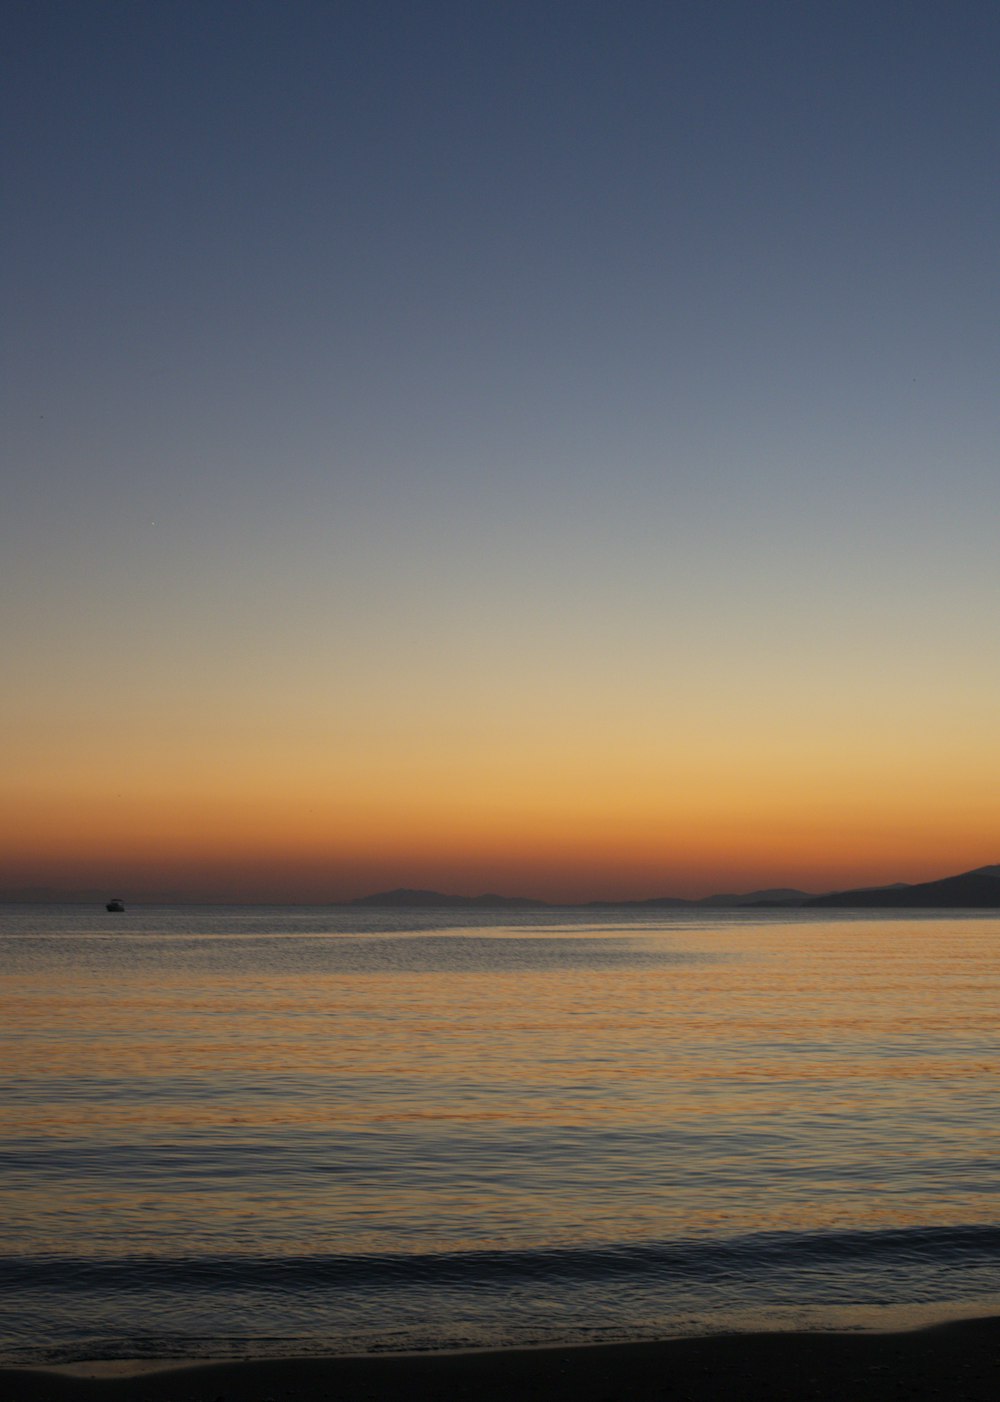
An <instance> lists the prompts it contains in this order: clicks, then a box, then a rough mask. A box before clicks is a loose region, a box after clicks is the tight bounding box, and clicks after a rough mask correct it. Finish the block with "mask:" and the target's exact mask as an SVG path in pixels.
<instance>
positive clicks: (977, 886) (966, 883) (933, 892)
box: [805, 866, 1000, 910]
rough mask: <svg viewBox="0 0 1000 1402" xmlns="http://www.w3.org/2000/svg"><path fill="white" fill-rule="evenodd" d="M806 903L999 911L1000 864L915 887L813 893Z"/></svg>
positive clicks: (872, 907)
mask: <svg viewBox="0 0 1000 1402" xmlns="http://www.w3.org/2000/svg"><path fill="white" fill-rule="evenodd" d="M805 904H806V905H807V906H810V907H815V906H827V907H833V908H836V907H843V906H852V907H858V908H862V909H880V910H890V909H891V910H912V909H915V908H923V909H925V910H933V909H935V908H940V909H959V908H962V909H967V910H996V909H997V908H1000V866H987V867H977V868H976V869H975V870H974V871H963V872H961V873H960V874H959V875H958V876H945V877H943V878H942V879H941V880H940V881H919V882H917V883H916V884H915V885H912V886H874V887H862V888H860V889H859V890H855V891H833V892H831V894H830V895H828V896H813V897H812V898H811V899H810V900H808V901H806V902H805Z"/></svg>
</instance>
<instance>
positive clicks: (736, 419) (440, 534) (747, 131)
mask: <svg viewBox="0 0 1000 1402" xmlns="http://www.w3.org/2000/svg"><path fill="white" fill-rule="evenodd" d="M4 49H5V54H4V59H3V63H4V72H3V75H2V76H3V82H2V99H0V100H2V107H3V112H2V122H3V133H4V150H3V183H4V189H5V192H6V199H5V205H6V219H5V225H6V232H5V246H4V256H3V284H4V292H3V325H4V328H5V332H4V363H3V396H4V405H3V429H2V432H3V439H4V443H3V456H4V460H5V463H6V467H5V470H4V476H3V486H2V510H0V552H2V553H0V558H2V560H3V579H4V587H3V591H2V595H0V619H2V632H3V638H4V653H5V657H6V666H5V669H4V670H5V677H4V685H3V688H2V693H0V726H2V734H3V735H4V737H5V750H6V751H7V755H6V758H5V760H4V764H3V766H2V772H0V853H2V855H0V885H2V886H5V887H8V888H9V887H20V886H28V885H36V884H37V885H46V886H55V887H64V888H70V887H81V886H83V887H96V888H98V889H104V888H107V889H108V890H109V891H113V892H114V893H121V894H124V895H125V896H128V897H132V896H134V897H135V898H141V897H142V896H143V895H144V894H146V895H150V894H155V893H158V892H162V891H164V890H171V891H178V892H183V893H186V894H188V895H191V896H194V897H198V896H204V897H210V898H223V897H243V898H247V899H257V898H275V899H284V898H295V899H301V900H323V899H339V898H342V897H349V896H354V895H359V894H362V893H364V892H366V891H369V890H373V889H379V888H380V887H385V886H395V885H420V886H435V887H438V888H442V889H446V890H454V891H467V892H474V891H478V890H484V889H493V890H499V891H503V892H509V893H514V892H521V893H527V894H536V895H540V896H548V897H554V898H570V899H586V898H593V897H611V896H615V895H634V896H646V895H655V894H663V893H674V894H682V895H699V894H704V893H706V892H709V891H713V890H722V889H750V888H753V887H759V886H766V885H774V884H781V885H798V886H806V887H808V888H810V889H829V888H831V887H835V886H847V885H853V884H859V883H861V882H863V881H879V880H885V881H891V880H920V879H927V878H931V877H934V876H940V875H944V874H946V873H948V872H951V871H957V870H963V869H966V868H969V867H973V866H977V865H980V864H983V863H986V862H996V861H998V860H1000V821H998V820H1000V744H998V714H1000V628H998V612H1000V611H998V596H1000V551H998V549H997V541H998V521H1000V452H998V445H1000V396H998V392H997V388H998V387H997V371H998V367H1000V296H998V291H1000V288H998V267H1000V265H998V248H1000V243H998V231H1000V181H998V179H997V172H998V170H1000V99H998V96H997V82H996V56H997V53H998V52H1000V8H998V7H997V5H996V4H995V3H992V0H991V3H976V0H969V3H960V4H957V5H953V6H946V5H943V4H940V3H880V0H867V3H857V4H854V3H838V4H835V5H834V4H827V3H810V0H805V2H804V3H803V0H797V2H796V3H787V4H786V3H768V0H761V3H753V4H752V3H749V0H745V2H744V3H722V2H721V0H720V2H719V3H713V0H697V3H686V2H685V0H677V2H676V3H671V2H668V0H657V2H656V3H645V2H644V0H620V2H619V3H615V4H611V3H588V0H565V2H563V0H532V2H531V3H519V0H505V2H504V3H499V0H495V2H494V3H489V2H488V0H484V3H481V4H474V3H469V0H464V2H463V3H439V2H438V0H424V2H423V3H414V0H406V2H405V3H381V2H380V0H363V3H349V2H348V0H344V3H334V2H333V0H330V3H303V2H301V0H299V2H296V0H281V3H279V0H273V2H272V3H251V0H240V3H235V0H233V2H232V3H221V0H207V2H206V3H193V0H192V3H181V2H180V0H177V2H175V3H170V2H169V0H165V3H160V4H156V5H134V4H131V3H125V0H121V2H120V3H88V0H73V3H64V4H57V3H45V0H33V3H31V4H20V3H11V4H9V5H8V6H7V7H6V38H5V44H4Z"/></svg>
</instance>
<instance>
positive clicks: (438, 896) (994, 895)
mask: <svg viewBox="0 0 1000 1402" xmlns="http://www.w3.org/2000/svg"><path fill="white" fill-rule="evenodd" d="M347 904H348V905H352V906H374V907H391V908H395V909H411V910H412V909H427V910H441V909H445V910H447V909H459V910H460V909H466V910H468V909H504V908H507V909H525V910H530V909H539V910H544V909H546V908H549V907H551V908H554V909H559V908H563V909H565V908H566V905H567V904H568V905H569V906H570V908H572V909H574V910H602V909H606V910H620V909H622V908H627V909H633V910H644V909H645V910H656V909H674V908H677V909H689V910H698V909H701V910H704V909H706V908H708V909H712V908H715V909H723V910H724V909H731V910H747V909H752V908H755V907H756V908H767V907H785V908H792V909H794V908H796V907H799V908H822V907H830V908H834V909H836V908H845V907H846V908H852V909H862V910H864V909H873V910H874V909H899V910H907V909H914V908H922V909H929V910H933V909H957V908H964V909H971V910H994V909H998V908H1000V865H997V866H986V867H977V868H976V869H975V870H974V871H965V872H961V873H960V874H959V875H957V876H946V877H943V878H942V879H941V880H939V881H921V882H916V883H914V884H907V883H906V882H895V883H893V884H892V885H890V886H861V887H857V888H856V889H854V890H849V891H831V892H828V893H827V894H825V895H812V894H810V893H809V892H808V891H799V890H796V889H795V888H794V887H785V886H779V887H771V888H768V889H765V890H761V891H746V892H743V893H741V894H737V893H722V894H719V895H714V896H702V897H700V898H699V899H696V900H688V899H685V898H684V897H683V896H651V897H648V898H647V899H644V900H619V901H579V902H571V903H560V902H555V901H542V900H535V899H532V898H531V897H530V896H498V895H494V894H492V893H486V894H484V895H481V896H453V895H446V894H445V893H444V892H442V891H423V890H413V889H411V888H409V887H399V888H398V889H396V890H394V891H377V892H375V893H374V894H373V895H370V896H359V897H358V898H357V899H356V900H353V901H348V902H347Z"/></svg>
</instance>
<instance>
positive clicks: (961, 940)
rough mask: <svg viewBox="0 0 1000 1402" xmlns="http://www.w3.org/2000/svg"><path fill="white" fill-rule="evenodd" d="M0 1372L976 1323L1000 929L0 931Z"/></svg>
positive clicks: (158, 918)
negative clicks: (77, 1363)
mask: <svg viewBox="0 0 1000 1402" xmlns="http://www.w3.org/2000/svg"><path fill="white" fill-rule="evenodd" d="M0 1000H2V1002H0V1013H2V1023H0V1107H2V1110H0V1114H2V1137H0V1211H2V1221H3V1233H2V1237H0V1357H2V1358H3V1359H5V1360H8V1361H14V1360H18V1361H59V1360H71V1359H84V1358H114V1357H132V1358H134V1357H157V1358H163V1357H197V1356H211V1357H231V1356H244V1355H248V1354H249V1355H253V1354H272V1355H273V1354H308V1353H331V1352H371V1351H377V1350H385V1349H413V1348H431V1347H435V1348H440V1347H470V1346H474V1347H480V1346H495V1345H507V1344H515V1343H517V1344H523V1343H543V1342H569V1341H574V1342H582V1341H588V1340H593V1341H596V1340H604V1339H635V1338H649V1337H655V1336H666V1335H671V1334H678V1333H690V1332H705V1331H713V1330H723V1329H734V1328H736V1329H739V1328H751V1327H762V1326H763V1327H797V1326H807V1325H808V1326H819V1327H836V1328H843V1327H849V1328H857V1327H862V1328H864V1327H886V1326H889V1325H892V1326H897V1325H899V1324H906V1323H917V1322H922V1321H924V1320H929V1319H943V1318H946V1317H950V1316H953V1315H959V1314H978V1313H991V1312H997V1311H998V1310H1000V1128H998V1126H1000V1026H998V1021H1000V1020H998V1009H1000V919H998V918H997V917H996V916H995V915H993V916H990V915H977V914H974V913H973V914H968V915H958V916H955V915H952V914H949V915H947V916H946V915H936V914H933V913H932V914H926V915H921V916H917V917H910V918H906V919H896V918H893V917H891V916H880V915H869V914H858V913H855V914H839V915H836V916H833V917H831V916H830V915H829V914H828V913H827V912H823V913H822V915H818V914H817V915H805V914H802V913H798V912H795V913H782V912H764V913H753V914H746V913H727V912H722V913H712V914H705V913H698V914H694V915H692V914H687V913H683V914H669V915H661V914H657V915H655V916H650V915H648V914H646V915H638V914H636V913H634V912H614V911H610V912H601V913H600V915H595V914H594V913H593V912H591V913H589V914H582V913H579V912H565V913H559V912H545V913H544V914H535V913H532V914H530V915H520V914H519V915H515V916H508V915H506V914H505V915H503V916H498V915H497V914H496V913H493V912H477V913H475V914H471V915H467V914H465V913H464V912H463V913H458V914H456V913H455V912H441V913H435V912H420V913H417V914H415V915H413V914H409V913H406V914H404V913H400V912H378V913H373V912H371V911H367V912H361V913H355V912H350V911H345V910H343V909H333V908H331V909H315V908H312V909H310V908H301V907H300V908H269V909H263V908H253V909H249V908H247V909H237V908H228V909H226V908H219V907H215V908H208V907H206V908H190V907H189V908H165V907H164V908H153V907H146V908H139V907H135V908H131V909H129V910H127V911H126V912H125V914H122V915H106V914H105V913H104V912H103V911H100V912H97V911H92V910H89V909H86V908H83V907H70V906H65V907H52V906H50V907H44V906H36V907H30V906H21V907H16V906H9V907H5V908H0Z"/></svg>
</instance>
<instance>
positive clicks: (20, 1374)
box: [0, 1319, 1000, 1402]
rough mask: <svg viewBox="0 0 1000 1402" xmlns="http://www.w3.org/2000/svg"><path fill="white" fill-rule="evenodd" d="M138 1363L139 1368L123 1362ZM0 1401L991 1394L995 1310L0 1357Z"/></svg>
mask: <svg viewBox="0 0 1000 1402" xmlns="http://www.w3.org/2000/svg"><path fill="white" fill-rule="evenodd" d="M137 1367H139V1368H140V1369H141V1370H140V1371H136V1368H137ZM0 1397H2V1398H3V1402H283V1400H284V1399H296V1402H404V1400H405V1402H432V1400H433V1402H451V1399H469V1402H515V1399H516V1402H527V1399H565V1402H617V1399H628V1402H654V1399H655V1402H688V1400H690V1402H702V1399H704V1400H705V1402H708V1399H713V1402H726V1399H739V1402H751V1400H752V1402H793V1399H796V1400H797V1399H807V1398H819V1399H829V1402H850V1399H869V1398H870V1399H872V1402H875V1399H878V1402H885V1400H886V1399H900V1400H901V1402H916V1400H917V1399H927V1400H928V1402H931V1399H937V1402H962V1400H963V1399H968V1400H969V1402H986V1399H989V1402H994V1399H996V1398H997V1397H1000V1319H981V1320H964V1321H962V1322H960V1323H952V1324H946V1325H940V1326H937V1327H935V1328H932V1329H921V1330H916V1331H914V1332H912V1333H899V1334H809V1333H795V1334H740V1335H726V1336H719V1337H715V1338H699V1339H671V1340H667V1341H665V1342H663V1343H647V1344H602V1345H595V1346H593V1347H590V1348H563V1349H536V1350H510V1351H505V1352H499V1353H464V1354H417V1355H406V1356H402V1355H386V1356H383V1357H375V1358H329V1359H281V1360H273V1361H268V1360H262V1361H255V1362H248V1363H214V1364H200V1365H198V1366H196V1367H189V1366H182V1367H178V1366H175V1365H164V1366H162V1367H161V1368H160V1369H159V1370H158V1371H149V1368H148V1365H128V1364H125V1365H107V1364H104V1365H99V1364H94V1365H86V1364H80V1365H75V1367H74V1370H73V1371H72V1372H69V1371H64V1370H61V1371H55V1370H49V1371H44V1370H40V1369H39V1370H36V1369H15V1368H5V1369H0Z"/></svg>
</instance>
